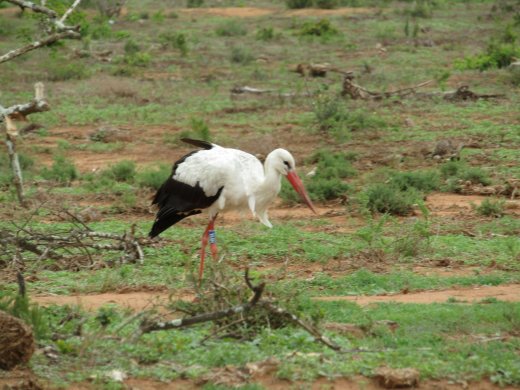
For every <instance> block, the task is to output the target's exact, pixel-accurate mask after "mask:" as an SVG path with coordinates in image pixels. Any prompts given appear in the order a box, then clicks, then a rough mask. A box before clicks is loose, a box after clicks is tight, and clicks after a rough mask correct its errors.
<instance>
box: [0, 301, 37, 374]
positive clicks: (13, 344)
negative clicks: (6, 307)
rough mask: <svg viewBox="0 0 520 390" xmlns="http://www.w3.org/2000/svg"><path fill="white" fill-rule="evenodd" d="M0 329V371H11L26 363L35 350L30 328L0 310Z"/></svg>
mask: <svg viewBox="0 0 520 390" xmlns="http://www.w3.org/2000/svg"><path fill="white" fill-rule="evenodd" d="M0 329H1V330H2V331H1V332H0V369H2V370H12V369H13V368H14V367H16V366H18V365H19V364H25V363H27V362H28V361H29V359H31V356H32V355H33V353H34V350H35V342H34V337H33V333H32V330H31V328H30V327H29V326H27V325H26V324H25V323H24V322H23V321H22V320H20V319H18V318H16V317H13V316H11V315H9V314H7V313H6V312H4V311H1V310H0Z"/></svg>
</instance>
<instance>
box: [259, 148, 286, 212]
mask: <svg viewBox="0 0 520 390" xmlns="http://www.w3.org/2000/svg"><path fill="white" fill-rule="evenodd" d="M281 180H282V174H281V173H280V172H279V171H278V170H277V169H276V167H275V164H274V159H273V155H272V153H269V155H268V156H267V158H266V159H265V162H264V180H263V181H262V183H261V184H260V186H259V187H258V190H257V193H256V194H255V195H256V197H257V204H258V203H260V204H263V206H264V207H266V206H267V203H270V202H271V201H272V200H273V199H274V198H275V197H276V195H278V193H279V192H280V188H281ZM260 204H258V206H260Z"/></svg>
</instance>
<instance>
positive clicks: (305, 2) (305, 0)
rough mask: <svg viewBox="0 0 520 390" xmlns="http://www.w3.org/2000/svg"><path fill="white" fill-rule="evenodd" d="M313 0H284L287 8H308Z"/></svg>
mask: <svg viewBox="0 0 520 390" xmlns="http://www.w3.org/2000/svg"><path fill="white" fill-rule="evenodd" d="M313 3H314V0H285V6H286V7H287V8H289V9H301V8H310V7H312V6H313Z"/></svg>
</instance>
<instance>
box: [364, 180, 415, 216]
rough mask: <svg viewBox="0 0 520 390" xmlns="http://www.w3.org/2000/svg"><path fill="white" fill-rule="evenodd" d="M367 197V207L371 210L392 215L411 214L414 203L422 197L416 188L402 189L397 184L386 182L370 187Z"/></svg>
mask: <svg viewBox="0 0 520 390" xmlns="http://www.w3.org/2000/svg"><path fill="white" fill-rule="evenodd" d="M365 197H366V207H367V208H368V209H369V210H370V211H372V212H379V213H387V214H392V215H408V214H410V212H411V211H412V208H413V205H414V203H416V202H417V201H418V200H419V199H420V195H419V193H418V192H417V191H416V190H414V189H409V190H407V191H401V190H400V189H399V188H397V187H396V186H393V185H389V184H384V183H380V184H374V185H373V186H371V187H369V188H368V189H367V190H366V193H365Z"/></svg>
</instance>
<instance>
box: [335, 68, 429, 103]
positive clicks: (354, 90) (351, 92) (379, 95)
mask: <svg viewBox="0 0 520 390" xmlns="http://www.w3.org/2000/svg"><path fill="white" fill-rule="evenodd" d="M432 82H433V80H428V81H425V82H423V83H420V84H418V85H415V86H413V87H407V88H402V89H398V90H395V91H390V92H374V91H369V90H368V89H366V88H364V87H362V86H360V85H358V84H356V83H354V74H353V73H347V74H345V77H343V88H342V90H341V96H349V97H350V98H351V99H362V100H368V99H375V100H380V99H384V98H389V97H392V96H397V97H399V98H403V97H405V96H408V95H411V94H415V93H416V91H417V89H419V88H421V87H425V86H426V85H428V84H431V83H432Z"/></svg>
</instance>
